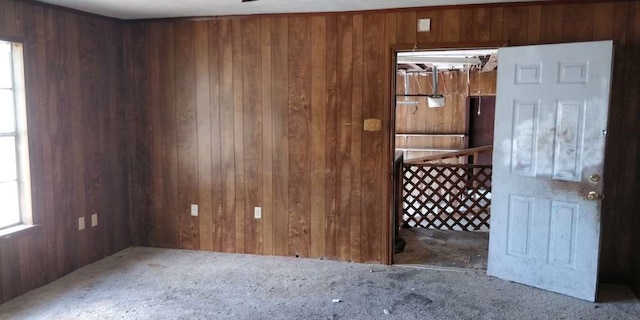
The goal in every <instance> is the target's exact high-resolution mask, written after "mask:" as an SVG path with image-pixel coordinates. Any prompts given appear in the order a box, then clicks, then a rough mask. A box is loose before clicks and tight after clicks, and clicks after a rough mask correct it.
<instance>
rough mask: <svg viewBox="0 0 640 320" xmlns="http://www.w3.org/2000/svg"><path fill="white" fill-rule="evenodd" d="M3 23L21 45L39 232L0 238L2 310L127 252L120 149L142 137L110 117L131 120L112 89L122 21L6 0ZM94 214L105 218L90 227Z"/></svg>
mask: <svg viewBox="0 0 640 320" xmlns="http://www.w3.org/2000/svg"><path fill="white" fill-rule="evenodd" d="M0 17H1V19H0V38H2V39H7V38H10V39H21V40H22V41H24V61H25V82H26V102H27V105H26V107H27V117H28V126H29V128H28V129H29V140H30V146H29V148H30V167H31V178H32V180H31V186H32V217H33V223H34V224H36V226H34V227H32V228H31V229H28V230H24V231H20V232H18V233H15V234H11V235H10V236H3V237H0V273H1V274H0V303H2V302H4V301H7V300H9V299H12V298H14V297H16V296H18V295H20V294H22V293H24V292H26V291H27V290H30V289H32V288H34V287H37V286H40V285H43V284H45V283H47V282H51V281H53V280H55V279H57V278H59V277H61V276H63V275H65V274H67V273H69V272H71V271H73V270H75V269H77V268H79V267H82V266H84V265H86V264H88V263H90V262H92V261H95V260H97V259H100V258H102V257H105V256H106V255H109V254H112V253H114V252H115V251H118V250H121V249H123V248H125V247H127V246H129V245H130V244H131V237H130V234H131V233H130V232H129V218H130V211H129V208H128V207H127V208H125V207H123V206H122V204H123V203H125V202H127V203H128V200H127V199H125V198H128V197H129V194H130V193H129V191H130V189H129V179H130V176H129V172H128V171H122V172H121V174H119V175H118V174H116V172H115V171H114V169H115V168H116V167H122V168H124V167H128V166H129V163H128V156H129V154H128V151H127V150H122V151H120V152H114V151H115V150H116V147H117V148H118V149H127V148H128V146H124V145H119V142H120V135H121V134H122V135H127V136H130V140H129V142H134V141H135V140H136V139H135V136H134V135H132V134H131V133H132V132H131V131H129V130H130V126H129V125H128V123H127V122H126V121H120V122H116V121H111V119H110V116H111V114H112V112H113V113H114V114H115V113H118V114H122V115H124V114H130V113H129V110H128V109H127V104H126V103H125V102H126V101H125V100H124V99H123V98H124V97H125V95H124V94H123V93H122V91H121V90H114V88H115V87H117V86H118V84H119V83H121V82H122V81H123V80H124V76H123V75H124V71H123V70H124V68H125V64H124V60H123V56H122V52H123V46H124V45H125V43H124V42H123V38H122V35H121V34H122V32H123V28H122V26H121V24H120V23H118V22H116V21H114V20H107V19H102V18H98V17H95V16H89V15H82V14H76V13H71V12H68V11H63V10H58V9H54V8H50V7H46V8H45V7H42V6H39V5H37V4H33V3H24V2H16V1H12V0H2V1H0ZM140 51H141V52H140V53H141V54H145V58H146V50H144V49H142V48H141V50H140ZM143 83H144V82H143ZM131 90H132V91H133V89H131ZM131 93H132V94H133V92H131ZM132 96H135V97H138V98H142V97H141V96H140V95H132ZM112 101H118V104H117V105H116V104H113V105H112V104H111V102H112ZM131 137H133V139H131ZM133 145H134V144H133V143H132V144H131V146H133ZM103 147H104V148H103ZM125 155H126V156H127V158H125V157H124V156H125ZM114 176H117V177H114ZM143 191H144V192H143V193H144V194H145V195H147V194H149V192H147V191H146V190H143ZM91 213H98V214H99V217H100V218H99V225H98V226H96V227H93V228H92V227H91V220H90V214H91ZM80 217H84V218H85V222H86V229H85V230H82V231H79V230H78V218H80Z"/></svg>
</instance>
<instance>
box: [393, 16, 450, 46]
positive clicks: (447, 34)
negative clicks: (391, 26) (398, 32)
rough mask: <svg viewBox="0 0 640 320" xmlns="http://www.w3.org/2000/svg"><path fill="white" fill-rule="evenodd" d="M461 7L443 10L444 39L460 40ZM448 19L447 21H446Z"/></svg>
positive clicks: (448, 40)
mask: <svg viewBox="0 0 640 320" xmlns="http://www.w3.org/2000/svg"><path fill="white" fill-rule="evenodd" d="M460 15H461V13H460V9H447V10H443V11H442V21H443V23H442V41H443V42H458V41H461V40H460V32H461V31H460V28H461V23H460V19H461V17H460ZM445 21H446V22H445ZM398 40H400V39H398Z"/></svg>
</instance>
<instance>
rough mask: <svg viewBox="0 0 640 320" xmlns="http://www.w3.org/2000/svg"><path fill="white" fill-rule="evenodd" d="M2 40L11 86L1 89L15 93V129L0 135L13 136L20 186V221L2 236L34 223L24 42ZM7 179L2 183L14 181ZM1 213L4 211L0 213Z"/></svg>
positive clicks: (0, 231) (5, 228)
mask: <svg viewBox="0 0 640 320" xmlns="http://www.w3.org/2000/svg"><path fill="white" fill-rule="evenodd" d="M0 42H3V43H8V44H9V45H10V46H11V68H10V70H11V80H12V83H11V87H9V88H1V89H2V90H10V91H11V92H12V94H13V113H14V119H13V121H14V131H13V132H9V133H0V137H13V138H14V143H15V159H14V161H15V162H16V179H15V181H16V184H17V188H18V210H19V219H20V220H19V222H17V223H15V224H11V225H6V226H0V235H3V234H5V233H9V232H12V231H19V230H22V229H23V228H24V227H28V226H31V225H33V216H32V211H31V205H32V204H31V170H30V161H29V135H28V125H27V104H26V88H25V87H26V84H25V73H26V71H25V63H24V47H25V44H24V41H21V40H20V39H11V38H9V39H7V38H3V37H0ZM11 181H14V180H8V181H3V182H11ZM0 214H2V213H0Z"/></svg>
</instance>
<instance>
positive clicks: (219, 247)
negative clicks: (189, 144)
mask: <svg viewBox="0 0 640 320" xmlns="http://www.w3.org/2000/svg"><path fill="white" fill-rule="evenodd" d="M208 34H209V74H210V75H209V94H210V95H211V96H210V97H209V103H210V104H211V108H210V116H211V120H210V121H211V179H212V183H211V189H212V190H211V191H212V195H211V196H212V198H211V209H212V210H213V212H212V227H211V232H212V233H213V234H212V235H211V241H212V244H211V245H212V247H213V250H214V251H224V234H225V231H224V230H225V229H227V226H226V225H225V224H224V214H223V212H224V211H223V199H224V198H223V194H224V193H223V185H222V177H223V176H224V173H223V168H222V141H221V139H222V131H221V130H222V119H221V114H222V112H221V110H220V109H221V105H222V104H221V100H220V97H221V92H220V77H219V74H220V69H221V67H220V50H218V37H219V33H218V21H209V32H208Z"/></svg>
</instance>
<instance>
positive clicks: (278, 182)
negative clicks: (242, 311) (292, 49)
mask: <svg viewBox="0 0 640 320" xmlns="http://www.w3.org/2000/svg"><path fill="white" fill-rule="evenodd" d="M288 35H289V29H288V22H287V19H286V18H284V17H279V18H274V19H273V20H272V21H271V72H272V75H271V103H272V105H271V107H272V110H273V112H272V117H273V118H272V124H273V143H274V148H273V213H272V214H273V225H274V226H278V229H277V230H276V229H275V228H274V230H273V249H274V253H275V254H276V255H288V254H289V213H288V208H289V110H288V108H289V99H288V97H289V91H288V90H289V65H288V55H289V44H288Z"/></svg>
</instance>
